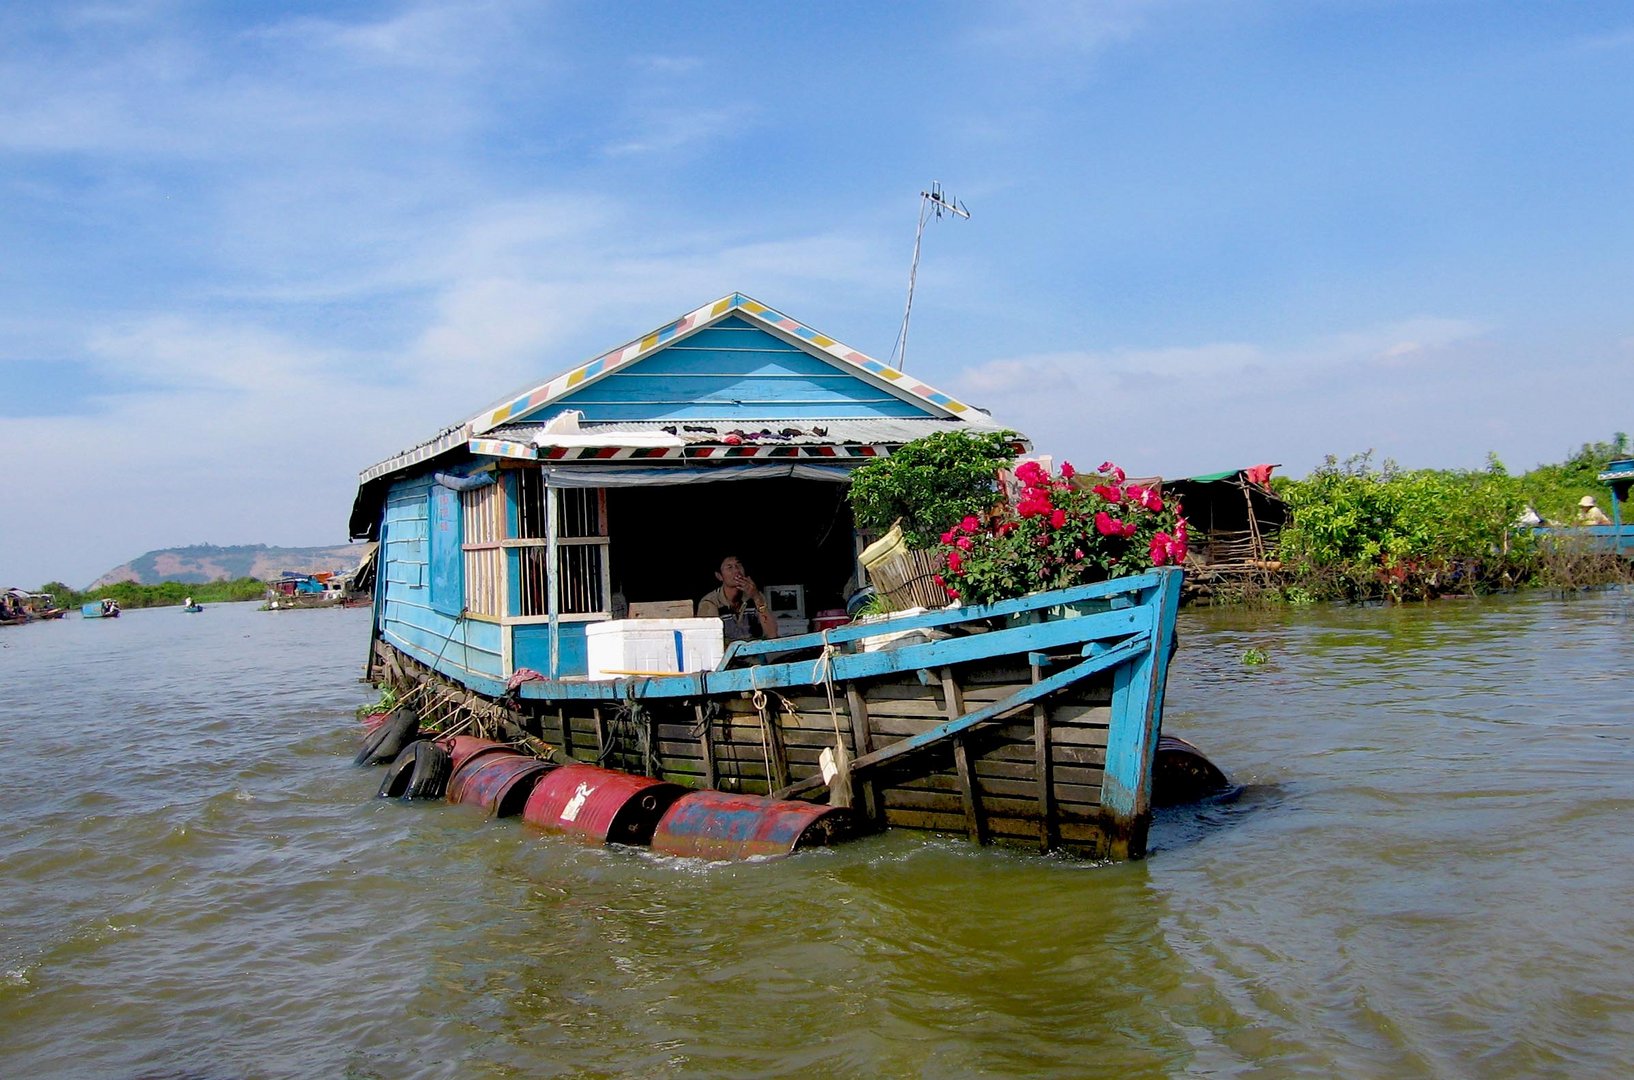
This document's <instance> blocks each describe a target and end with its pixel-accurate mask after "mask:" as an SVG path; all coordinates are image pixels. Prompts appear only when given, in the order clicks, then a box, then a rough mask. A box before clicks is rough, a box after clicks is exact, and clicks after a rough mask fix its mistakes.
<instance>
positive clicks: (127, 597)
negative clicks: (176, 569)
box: [39, 577, 267, 610]
mask: <svg viewBox="0 0 1634 1080" xmlns="http://www.w3.org/2000/svg"><path fill="white" fill-rule="evenodd" d="M39 591H40V592H48V593H50V594H51V595H52V596H53V597H54V598H55V599H56V601H57V606H58V607H64V608H77V607H79V606H80V605H82V604H87V603H90V602H91V601H93V600H102V599H104V598H106V599H110V600H117V601H118V602H119V606H120V607H122V608H125V609H126V610H130V609H132V608H150V607H181V606H182V604H183V603H185V602H186V601H187V598H188V597H189V596H191V597H192V598H193V602H194V603H197V604H229V603H233V602H235V601H240V600H260V599H262V598H263V597H265V596H266V593H267V583H266V582H264V581H260V580H257V579H256V578H248V577H245V578H235V579H233V580H232V581H161V582H159V583H158V584H157V585H138V584H136V583H135V582H134V581H120V582H116V583H114V584H112V585H105V586H103V587H102V588H100V589H91V590H87V591H85V592H80V591H79V590H77V589H73V588H70V587H69V586H67V585H64V584H63V583H62V582H60V581H52V582H48V583H47V584H45V585H42V586H40V589H39Z"/></svg>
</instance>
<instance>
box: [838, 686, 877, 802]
mask: <svg viewBox="0 0 1634 1080" xmlns="http://www.w3.org/2000/svg"><path fill="white" fill-rule="evenodd" d="M845 704H846V708H847V710H848V711H849V712H850V713H851V760H853V761H855V760H856V759H857V758H860V757H862V756H863V755H864V754H871V753H873V752H874V733H873V731H872V730H871V729H870V728H869V726H868V702H867V701H866V700H864V699H863V696H862V691H860V690H858V689H857V684H856V683H846V684H845ZM851 793H852V794H853V795H855V796H858V797H859V798H860V799H861V800H862V812H863V813H864V814H865V815H866V816H867V818H868V820H869V821H871V822H873V823H874V824H875V825H883V824H884V809H885V804H884V803H883V802H881V801H880V797H879V784H878V783H877V782H875V781H874V780H873V779H872V778H871V777H870V778H863V777H857V776H853V777H852V779H851Z"/></svg>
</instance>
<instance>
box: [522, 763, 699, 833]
mask: <svg viewBox="0 0 1634 1080" xmlns="http://www.w3.org/2000/svg"><path fill="white" fill-rule="evenodd" d="M686 790H687V789H686V788H684V787H682V786H681V785H680V784H672V783H668V782H667V781H663V780H655V779H653V778H652V777H650V776H636V775H634V774H632V773H626V772H618V771H616V770H614V769H603V768H599V767H597V766H595V765H563V766H562V767H561V768H559V769H555V770H553V771H551V772H550V773H549V774H547V775H546V776H545V777H543V778H542V779H541V780H540V781H539V782H538V784H536V785H535V786H534V789H533V794H532V795H530V796H528V802H527V805H526V806H524V807H523V808H522V820H523V821H526V822H527V823H529V824H530V825H537V826H539V827H540V828H541V829H546V830H548V831H550V832H555V833H563V834H566V835H568V836H572V837H574V838H576V839H579V840H583V841H584V842H586V843H590V844H611V843H616V844H643V845H644V844H648V843H650V842H651V841H652V834H653V830H654V829H655V828H656V827H657V825H658V819H659V818H661V817H663V816H664V811H666V810H668V809H669V808H670V806H671V804H673V803H674V802H675V800H676V799H679V798H680V797H681V796H682V795H684V794H686Z"/></svg>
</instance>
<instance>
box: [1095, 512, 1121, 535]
mask: <svg viewBox="0 0 1634 1080" xmlns="http://www.w3.org/2000/svg"><path fill="white" fill-rule="evenodd" d="M1095 531H1096V532H1098V533H1100V534H1101V535H1102V536H1121V535H1123V522H1121V521H1119V520H1118V519H1117V518H1115V517H1113V516H1112V515H1111V514H1109V513H1107V512H1106V511H1105V510H1099V511H1096V514H1095Z"/></svg>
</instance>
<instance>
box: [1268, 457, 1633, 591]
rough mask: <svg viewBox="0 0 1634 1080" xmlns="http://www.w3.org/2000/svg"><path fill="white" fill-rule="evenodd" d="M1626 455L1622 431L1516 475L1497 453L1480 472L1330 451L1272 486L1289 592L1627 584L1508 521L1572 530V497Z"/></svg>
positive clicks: (1599, 493)
mask: <svg viewBox="0 0 1634 1080" xmlns="http://www.w3.org/2000/svg"><path fill="white" fill-rule="evenodd" d="M1627 456H1629V441H1628V436H1626V435H1624V434H1622V433H1621V432H1619V433H1617V434H1616V435H1615V436H1614V437H1613V438H1612V440H1611V441H1610V442H1596V443H1585V444H1584V445H1583V446H1582V448H1581V449H1580V450H1578V451H1577V453H1575V454H1573V455H1572V456H1571V457H1569V458H1568V459H1567V460H1566V461H1565V462H1564V463H1562V464H1559V465H1540V466H1538V467H1537V468H1536V469H1533V470H1532V471H1531V472H1528V473H1526V474H1524V475H1522V476H1518V477H1515V476H1511V475H1509V472H1508V470H1506V469H1505V468H1504V466H1503V463H1502V462H1500V461H1499V460H1498V459H1497V458H1496V457H1495V456H1489V458H1488V460H1487V467H1486V468H1485V469H1484V470H1478V471H1463V470H1442V469H1417V470H1403V469H1400V468H1398V467H1397V466H1396V464H1395V463H1394V462H1392V461H1386V462H1385V463H1384V464H1383V465H1382V466H1375V465H1374V464H1373V459H1372V452H1371V451H1368V452H1367V453H1363V454H1356V455H1353V456H1351V457H1349V458H1347V459H1345V460H1344V461H1340V460H1339V459H1338V458H1336V457H1333V456H1329V457H1328V458H1327V460H1326V462H1324V464H1323V465H1322V466H1321V467H1320V468H1318V469H1317V470H1316V471H1315V472H1313V473H1311V475H1310V476H1308V477H1306V478H1305V479H1303V480H1288V479H1278V480H1277V481H1276V490H1277V492H1278V494H1280V495H1281V496H1282V498H1283V499H1284V500H1286V501H1287V503H1288V507H1289V523H1288V526H1287V527H1286V528H1285V529H1284V530H1283V531H1282V535H1281V540H1280V548H1279V552H1278V555H1279V557H1280V558H1281V560H1282V564H1283V569H1284V572H1285V573H1286V575H1287V582H1286V586H1285V588H1284V590H1283V592H1284V598H1285V599H1287V600H1290V601H1294V602H1309V601H1311V600H1337V599H1347V600H1366V599H1381V598H1382V599H1390V600H1408V599H1418V598H1424V597H1431V596H1438V595H1442V594H1445V593H1469V592H1482V591H1486V590H1489V589H1492V588H1495V587H1508V586H1514V585H1522V584H1526V583H1529V582H1530V583H1536V584H1542V585H1552V586H1560V587H1580V586H1582V585H1586V584H1599V583H1604V582H1607V581H1615V580H1624V579H1626V577H1627V576H1628V570H1629V568H1628V566H1627V565H1626V564H1625V562H1623V561H1621V560H1618V559H1617V558H1615V557H1612V556H1605V555H1601V554H1599V553H1597V552H1593V551H1586V550H1585V551H1583V552H1576V551H1575V549H1572V547H1571V545H1569V544H1561V543H1558V542H1557V543H1554V544H1552V545H1549V546H1547V547H1542V546H1540V545H1539V544H1538V543H1537V542H1536V540H1535V539H1534V537H1533V535H1532V532H1531V530H1530V529H1527V528H1524V527H1517V526H1516V524H1515V522H1516V521H1517V519H1519V517H1520V515H1521V514H1522V512H1523V511H1524V510H1525V508H1526V507H1527V506H1528V505H1531V506H1533V507H1534V508H1535V509H1537V510H1538V512H1539V513H1541V514H1542V515H1543V517H1545V518H1546V519H1548V520H1550V521H1551V522H1554V523H1558V524H1563V525H1570V524H1571V523H1572V522H1573V521H1575V519H1576V513H1577V500H1578V499H1580V498H1581V497H1582V496H1584V495H1590V494H1592V495H1595V496H1596V497H1597V498H1601V499H1604V498H1605V496H1606V492H1605V485H1604V484H1602V483H1601V482H1600V481H1599V479H1598V475H1599V473H1600V472H1601V471H1603V470H1604V469H1605V467H1606V465H1607V463H1608V462H1610V461H1612V460H1613V459H1615V458H1618V457H1627Z"/></svg>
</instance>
